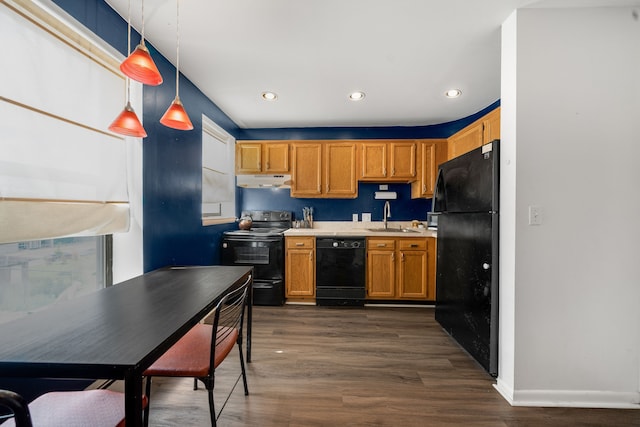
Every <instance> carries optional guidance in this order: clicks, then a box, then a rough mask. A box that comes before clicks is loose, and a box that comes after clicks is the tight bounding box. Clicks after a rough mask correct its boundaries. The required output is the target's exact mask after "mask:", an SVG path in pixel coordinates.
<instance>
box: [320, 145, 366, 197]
mask: <svg viewBox="0 0 640 427" xmlns="http://www.w3.org/2000/svg"><path fill="white" fill-rule="evenodd" d="M324 171H325V174H324V183H325V188H324V195H325V196H326V197H336V198H355V197H356V196H357V194H358V183H357V180H356V145H355V144H354V143H349V142H345V143H340V142H331V143H329V144H326V145H325V150H324Z"/></svg>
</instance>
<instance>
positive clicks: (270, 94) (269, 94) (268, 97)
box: [262, 91, 278, 101]
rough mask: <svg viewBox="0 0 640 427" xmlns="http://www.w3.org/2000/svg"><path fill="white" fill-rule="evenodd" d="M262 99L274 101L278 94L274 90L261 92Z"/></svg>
mask: <svg viewBox="0 0 640 427" xmlns="http://www.w3.org/2000/svg"><path fill="white" fill-rule="evenodd" d="M262 99H264V100H265V101H275V100H276V99H278V94H277V93H275V92H269V91H267V92H262Z"/></svg>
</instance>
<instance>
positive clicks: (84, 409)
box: [0, 389, 125, 427]
mask: <svg viewBox="0 0 640 427" xmlns="http://www.w3.org/2000/svg"><path fill="white" fill-rule="evenodd" d="M0 406H4V407H6V408H9V409H10V410H11V411H12V412H13V414H14V418H12V419H9V420H7V421H6V422H5V423H4V424H2V427H14V426H15V427H32V426H35V427H87V426H91V427H102V426H104V427H114V426H117V427H124V425H125V424H124V394H123V393H118V392H115V391H111V390H100V389H98V390H83V391H59V392H58V391H52V392H49V393H45V394H43V395H42V396H40V397H38V398H36V399H35V400H34V401H33V402H31V403H29V404H28V405H27V402H26V401H25V400H24V399H23V398H22V396H20V395H19V394H17V393H14V392H12V391H7V390H0Z"/></svg>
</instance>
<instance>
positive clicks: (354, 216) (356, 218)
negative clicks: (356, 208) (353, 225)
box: [351, 213, 358, 222]
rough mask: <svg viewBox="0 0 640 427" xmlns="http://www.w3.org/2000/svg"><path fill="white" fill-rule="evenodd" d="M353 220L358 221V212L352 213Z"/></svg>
mask: <svg viewBox="0 0 640 427" xmlns="http://www.w3.org/2000/svg"><path fill="white" fill-rule="evenodd" d="M351 220H352V221H353V222H358V214H357V213H356V214H351Z"/></svg>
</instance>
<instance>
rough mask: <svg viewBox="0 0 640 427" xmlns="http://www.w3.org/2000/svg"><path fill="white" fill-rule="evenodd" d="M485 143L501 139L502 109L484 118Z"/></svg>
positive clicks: (497, 109)
mask: <svg viewBox="0 0 640 427" xmlns="http://www.w3.org/2000/svg"><path fill="white" fill-rule="evenodd" d="M483 137H484V142H483V144H486V143H488V142H491V141H493V140H494V139H500V107H498V108H496V109H495V110H493V111H492V112H490V113H489V114H487V115H486V116H484V135H483Z"/></svg>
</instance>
